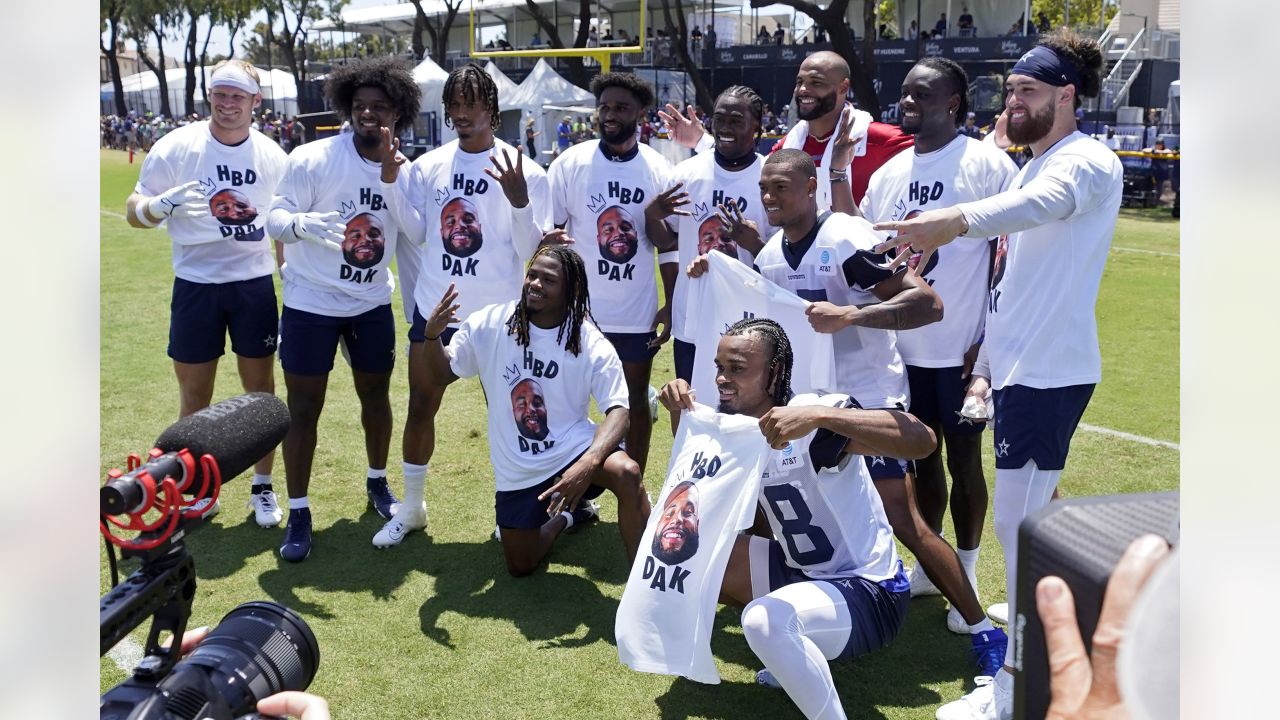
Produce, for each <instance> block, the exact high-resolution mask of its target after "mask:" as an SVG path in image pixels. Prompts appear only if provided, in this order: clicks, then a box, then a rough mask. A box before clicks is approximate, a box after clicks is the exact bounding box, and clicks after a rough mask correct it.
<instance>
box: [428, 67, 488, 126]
mask: <svg viewBox="0 0 1280 720" xmlns="http://www.w3.org/2000/svg"><path fill="white" fill-rule="evenodd" d="M455 90H461V91H462V100H463V102H467V103H473V102H476V101H480V102H482V103H484V106H485V109H486V110H488V111H489V128H490V129H491V130H497V129H498V126H499V125H501V124H502V117H501V113H499V112H498V84H497V83H495V82H494V81H493V78H491V77H489V73H487V72H485V71H484V68H482V67H480V66H479V65H477V64H475V63H473V62H470V63H467V64H466V65H463V66H462V67H460V68H458V69H456V70H454V71H453V72H451V73H449V77H448V79H446V80H445V81H444V92H443V93H442V96H443V97H444V108H445V113H444V124H445V126H447V127H453V121H452V120H450V119H449V103H450V102H452V101H453V93H454V91H455Z"/></svg>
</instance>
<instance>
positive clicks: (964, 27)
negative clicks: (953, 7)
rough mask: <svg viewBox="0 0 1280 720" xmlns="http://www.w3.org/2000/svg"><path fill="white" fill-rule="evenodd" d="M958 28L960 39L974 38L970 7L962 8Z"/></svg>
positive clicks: (963, 6) (962, 6)
mask: <svg viewBox="0 0 1280 720" xmlns="http://www.w3.org/2000/svg"><path fill="white" fill-rule="evenodd" d="M956 27H958V28H959V29H960V37H973V15H970V14H969V6H968V5H961V6H960V20H959V21H957V23H956Z"/></svg>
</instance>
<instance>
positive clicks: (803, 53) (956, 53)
mask: <svg viewBox="0 0 1280 720" xmlns="http://www.w3.org/2000/svg"><path fill="white" fill-rule="evenodd" d="M1035 43H1036V41H1035V38H1034V37H1025V36H1019V37H990V38H940V39H937V40H926V41H924V43H923V45H922V47H921V48H920V51H919V53H917V51H916V45H917V43H916V41H915V40H881V41H880V42H877V43H876V44H875V46H874V50H873V52H874V53H875V58H876V60H878V61H890V60H916V59H918V58H919V57H930V56H935V55H937V56H941V57H946V58H951V59H953V60H1006V59H1007V60H1015V59H1017V58H1019V57H1022V54H1023V53H1025V52H1026V51H1028V50H1030V49H1031V48H1032V47H1034V46H1035ZM855 46H856V47H857V48H858V50H859V52H861V49H862V43H861V42H856V43H855ZM830 49H831V44H830V43H822V44H820V45H813V44H810V45H735V46H731V47H722V48H716V49H715V50H706V51H704V52H703V66H704V67H707V66H711V65H725V66H727V65H799V64H800V63H801V62H803V61H804V59H805V58H806V57H808V56H809V55H810V54H811V53H815V52H818V51H819V50H830Z"/></svg>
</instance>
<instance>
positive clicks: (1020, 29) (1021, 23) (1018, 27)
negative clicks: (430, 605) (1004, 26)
mask: <svg viewBox="0 0 1280 720" xmlns="http://www.w3.org/2000/svg"><path fill="white" fill-rule="evenodd" d="M1026 22H1027V14H1026V13H1023V14H1021V15H1019V16H1018V19H1017V20H1014V21H1013V24H1012V25H1010V26H1009V32H1008V33H1006V35H1008V36H1009V37H1021V36H1022V35H1023V34H1024V33H1025V31H1026Z"/></svg>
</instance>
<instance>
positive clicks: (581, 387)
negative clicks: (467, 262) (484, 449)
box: [445, 301, 628, 490]
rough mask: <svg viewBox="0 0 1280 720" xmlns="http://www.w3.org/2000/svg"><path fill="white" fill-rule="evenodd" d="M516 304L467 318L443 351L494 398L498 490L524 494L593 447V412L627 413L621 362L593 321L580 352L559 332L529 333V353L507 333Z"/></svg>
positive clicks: (492, 439)
mask: <svg viewBox="0 0 1280 720" xmlns="http://www.w3.org/2000/svg"><path fill="white" fill-rule="evenodd" d="M515 307H516V302H515V301H512V302H508V303H504V304H502V305H490V306H488V307H485V308H482V309H480V310H478V311H476V312H474V313H472V314H471V315H468V316H467V318H466V319H465V320H463V321H462V324H461V325H459V326H458V331H457V332H456V333H455V334H454V336H453V338H452V339H451V340H450V341H449V345H448V347H446V348H445V352H446V353H447V354H448V356H449V367H450V368H451V369H452V370H453V373H454V374H455V375H457V376H458V377H472V376H474V375H479V376H480V384H481V385H482V386H484V391H485V395H486V396H487V397H488V399H489V459H490V461H491V462H492V463H493V474H494V477H495V478H496V479H497V484H498V490H522V489H524V488H527V487H531V486H533V485H537V484H538V483H540V482H542V481H543V480H546V479H547V478H549V477H551V476H552V475H553V474H554V473H556V472H557V471H559V470H561V469H563V468H564V467H565V466H566V465H568V464H569V463H571V462H573V459H574V458H576V457H577V456H578V455H580V454H581V453H582V452H584V451H585V450H586V449H587V448H588V447H590V446H591V440H592V438H593V437H595V427H596V426H595V423H593V422H591V419H590V418H589V417H588V416H587V411H588V409H589V407H590V400H591V398H595V401H596V407H598V408H600V411H601V412H602V413H603V412H608V410H609V409H610V408H615V407H621V408H627V407H628V404H627V384H626V381H625V380H624V379H623V376H622V361H620V360H619V359H618V353H617V352H616V351H615V350H614V349H613V345H611V344H610V343H609V341H608V340H607V339H606V338H605V337H604V335H603V334H601V333H600V331H599V330H598V329H596V327H595V326H594V325H592V324H591V323H590V322H589V321H588V322H585V323H584V324H583V326H582V348H581V350H582V351H581V352H580V353H579V354H578V355H576V356H574V355H572V354H570V353H569V351H568V350H566V349H565V347H564V345H562V344H560V343H558V342H556V334H557V333H558V332H559V328H551V329H543V328H539V327H537V326H535V325H532V324H530V326H529V346H528V347H521V346H520V345H518V344H516V336H515V335H509V334H508V333H507V319H508V318H510V317H511V314H512V313H513V312H514V311H515Z"/></svg>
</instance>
